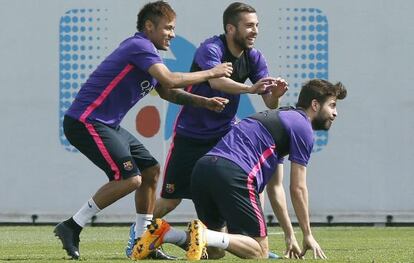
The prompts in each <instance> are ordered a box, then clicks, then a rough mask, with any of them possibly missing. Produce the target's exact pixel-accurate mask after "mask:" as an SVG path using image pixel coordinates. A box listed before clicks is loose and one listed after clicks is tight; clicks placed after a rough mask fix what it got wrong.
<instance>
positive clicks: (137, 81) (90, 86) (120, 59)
mask: <svg viewBox="0 0 414 263" xmlns="http://www.w3.org/2000/svg"><path fill="white" fill-rule="evenodd" d="M157 63H163V62H162V59H161V57H160V56H159V53H158V50H157V49H156V48H155V46H154V44H153V43H152V42H151V41H150V40H149V39H148V38H147V37H146V36H145V35H144V34H143V33H136V34H135V35H134V36H132V37H130V38H128V39H126V40H124V41H123V42H122V43H121V44H120V45H119V47H118V48H117V49H116V50H115V51H114V52H112V54H110V55H109V56H108V57H107V58H105V60H104V61H103V62H102V63H101V64H100V65H99V66H98V68H97V69H96V70H95V71H94V72H93V73H92V74H91V75H90V76H89V79H88V80H87V81H86V83H85V84H83V85H82V88H81V89H80V91H79V93H78V94H77V96H76V98H75V100H74V101H73V103H72V105H71V106H70V108H69V110H68V111H67V112H66V114H67V115H68V116H70V117H72V118H75V119H78V120H80V121H82V122H87V121H99V122H102V123H104V124H106V125H109V126H111V127H116V126H118V125H119V123H120V122H121V121H122V119H123V118H124V116H125V114H126V113H127V112H128V111H129V110H130V109H131V108H132V107H133V106H134V105H135V104H136V103H137V102H138V101H139V100H140V99H141V98H143V97H144V96H145V95H147V94H148V93H149V92H150V91H151V90H152V89H153V88H154V87H155V85H156V84H157V80H156V79H155V78H153V77H152V76H151V75H150V74H149V73H148V69H149V68H150V67H151V66H152V65H154V64H157Z"/></svg>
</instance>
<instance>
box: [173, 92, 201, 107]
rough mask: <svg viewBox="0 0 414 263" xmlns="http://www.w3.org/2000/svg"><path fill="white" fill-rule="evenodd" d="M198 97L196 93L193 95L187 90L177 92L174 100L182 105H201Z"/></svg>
mask: <svg viewBox="0 0 414 263" xmlns="http://www.w3.org/2000/svg"><path fill="white" fill-rule="evenodd" d="M197 99H198V98H197V97H196V96H194V95H192V94H191V93H187V92H185V91H184V92H176V93H175V94H174V95H173V100H174V101H175V103H177V104H180V105H191V106H199V105H198V102H197V101H198V100H197Z"/></svg>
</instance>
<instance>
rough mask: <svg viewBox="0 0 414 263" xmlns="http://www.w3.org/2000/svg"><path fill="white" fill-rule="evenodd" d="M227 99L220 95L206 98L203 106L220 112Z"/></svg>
mask: <svg viewBox="0 0 414 263" xmlns="http://www.w3.org/2000/svg"><path fill="white" fill-rule="evenodd" d="M227 103H229V100H228V99H226V98H222V97H213V98H207V101H206V105H205V107H206V108H207V109H209V110H211V111H215V112H222V111H223V110H224V108H225V107H226V104H227Z"/></svg>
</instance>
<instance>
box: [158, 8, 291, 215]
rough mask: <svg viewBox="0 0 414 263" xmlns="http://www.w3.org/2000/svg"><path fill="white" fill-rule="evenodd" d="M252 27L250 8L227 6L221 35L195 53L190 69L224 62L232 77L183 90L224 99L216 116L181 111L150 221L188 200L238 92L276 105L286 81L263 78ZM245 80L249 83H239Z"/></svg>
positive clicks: (228, 124) (229, 122) (231, 116)
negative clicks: (201, 161)
mask: <svg viewBox="0 0 414 263" xmlns="http://www.w3.org/2000/svg"><path fill="white" fill-rule="evenodd" d="M258 24H259V22H258V18H257V14H256V10H255V9H254V8H253V7H252V6H250V5H247V4H244V3H240V2H235V3H232V4H230V5H229V6H228V7H227V8H226V10H225V11H224V13H223V27H224V32H225V33H224V34H222V35H219V36H213V37H211V38H209V39H207V40H205V41H204V42H203V43H202V44H201V45H200V47H199V48H198V49H197V50H196V53H195V55H194V59H193V63H192V67H191V71H193V72H196V71H199V70H207V69H210V68H213V67H214V66H216V65H218V64H220V63H222V62H226V61H227V62H231V63H232V64H233V73H232V75H231V77H230V78H216V79H210V80H208V81H205V82H202V83H199V84H195V85H192V86H190V87H188V88H187V91H188V92H191V93H193V94H197V95H200V96H205V97H214V96H219V97H224V98H227V99H228V100H229V103H228V104H227V105H226V108H225V109H224V110H223V111H222V112H209V111H206V110H204V109H201V108H195V107H193V106H191V105H185V106H183V107H182V109H181V111H180V113H179V115H178V117H177V120H176V123H175V128H174V134H173V141H172V143H171V147H170V152H169V154H168V157H167V160H166V164H165V172H164V179H163V186H162V190H161V198H159V199H158V200H157V202H156V205H155V211H154V217H163V216H165V215H166V214H168V213H169V212H171V211H172V210H173V209H175V208H176V207H177V206H178V205H179V204H180V202H181V200H182V199H191V198H192V196H191V189H190V185H191V172H192V170H193V167H194V165H195V163H196V161H197V160H198V159H199V158H200V157H202V156H203V155H204V154H205V153H207V152H208V151H209V150H211V148H212V147H213V146H214V145H216V143H217V142H218V141H219V140H220V139H221V138H222V137H223V136H224V135H225V134H226V133H227V132H228V131H229V130H230V129H231V128H232V126H233V125H234V123H235V122H236V117H235V116H236V112H237V108H238V106H239V101H240V95H241V94H244V93H250V94H260V95H261V96H262V99H263V101H264V103H265V105H266V106H267V107H268V108H270V109H274V108H277V107H278V105H279V98H280V97H281V96H282V95H283V94H284V93H285V92H286V90H287V83H286V81H285V80H283V79H281V78H277V79H275V78H272V77H269V69H268V66H267V63H266V60H265V58H264V56H263V55H262V53H261V52H260V51H259V50H257V49H255V48H254V47H253V46H254V42H255V40H256V37H257V35H258V31H259V29H258ZM247 79H249V80H250V81H251V82H252V83H253V85H248V84H245V82H246V81H247Z"/></svg>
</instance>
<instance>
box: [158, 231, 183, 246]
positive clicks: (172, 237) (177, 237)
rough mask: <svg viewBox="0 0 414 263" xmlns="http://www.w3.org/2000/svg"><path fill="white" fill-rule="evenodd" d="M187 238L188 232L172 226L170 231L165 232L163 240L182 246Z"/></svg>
mask: <svg viewBox="0 0 414 263" xmlns="http://www.w3.org/2000/svg"><path fill="white" fill-rule="evenodd" d="M186 240H187V234H186V233H185V231H184V230H178V229H174V228H170V230H168V232H167V233H165V235H164V239H163V242H164V243H170V244H175V245H178V246H182V245H184V243H185V241H186Z"/></svg>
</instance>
